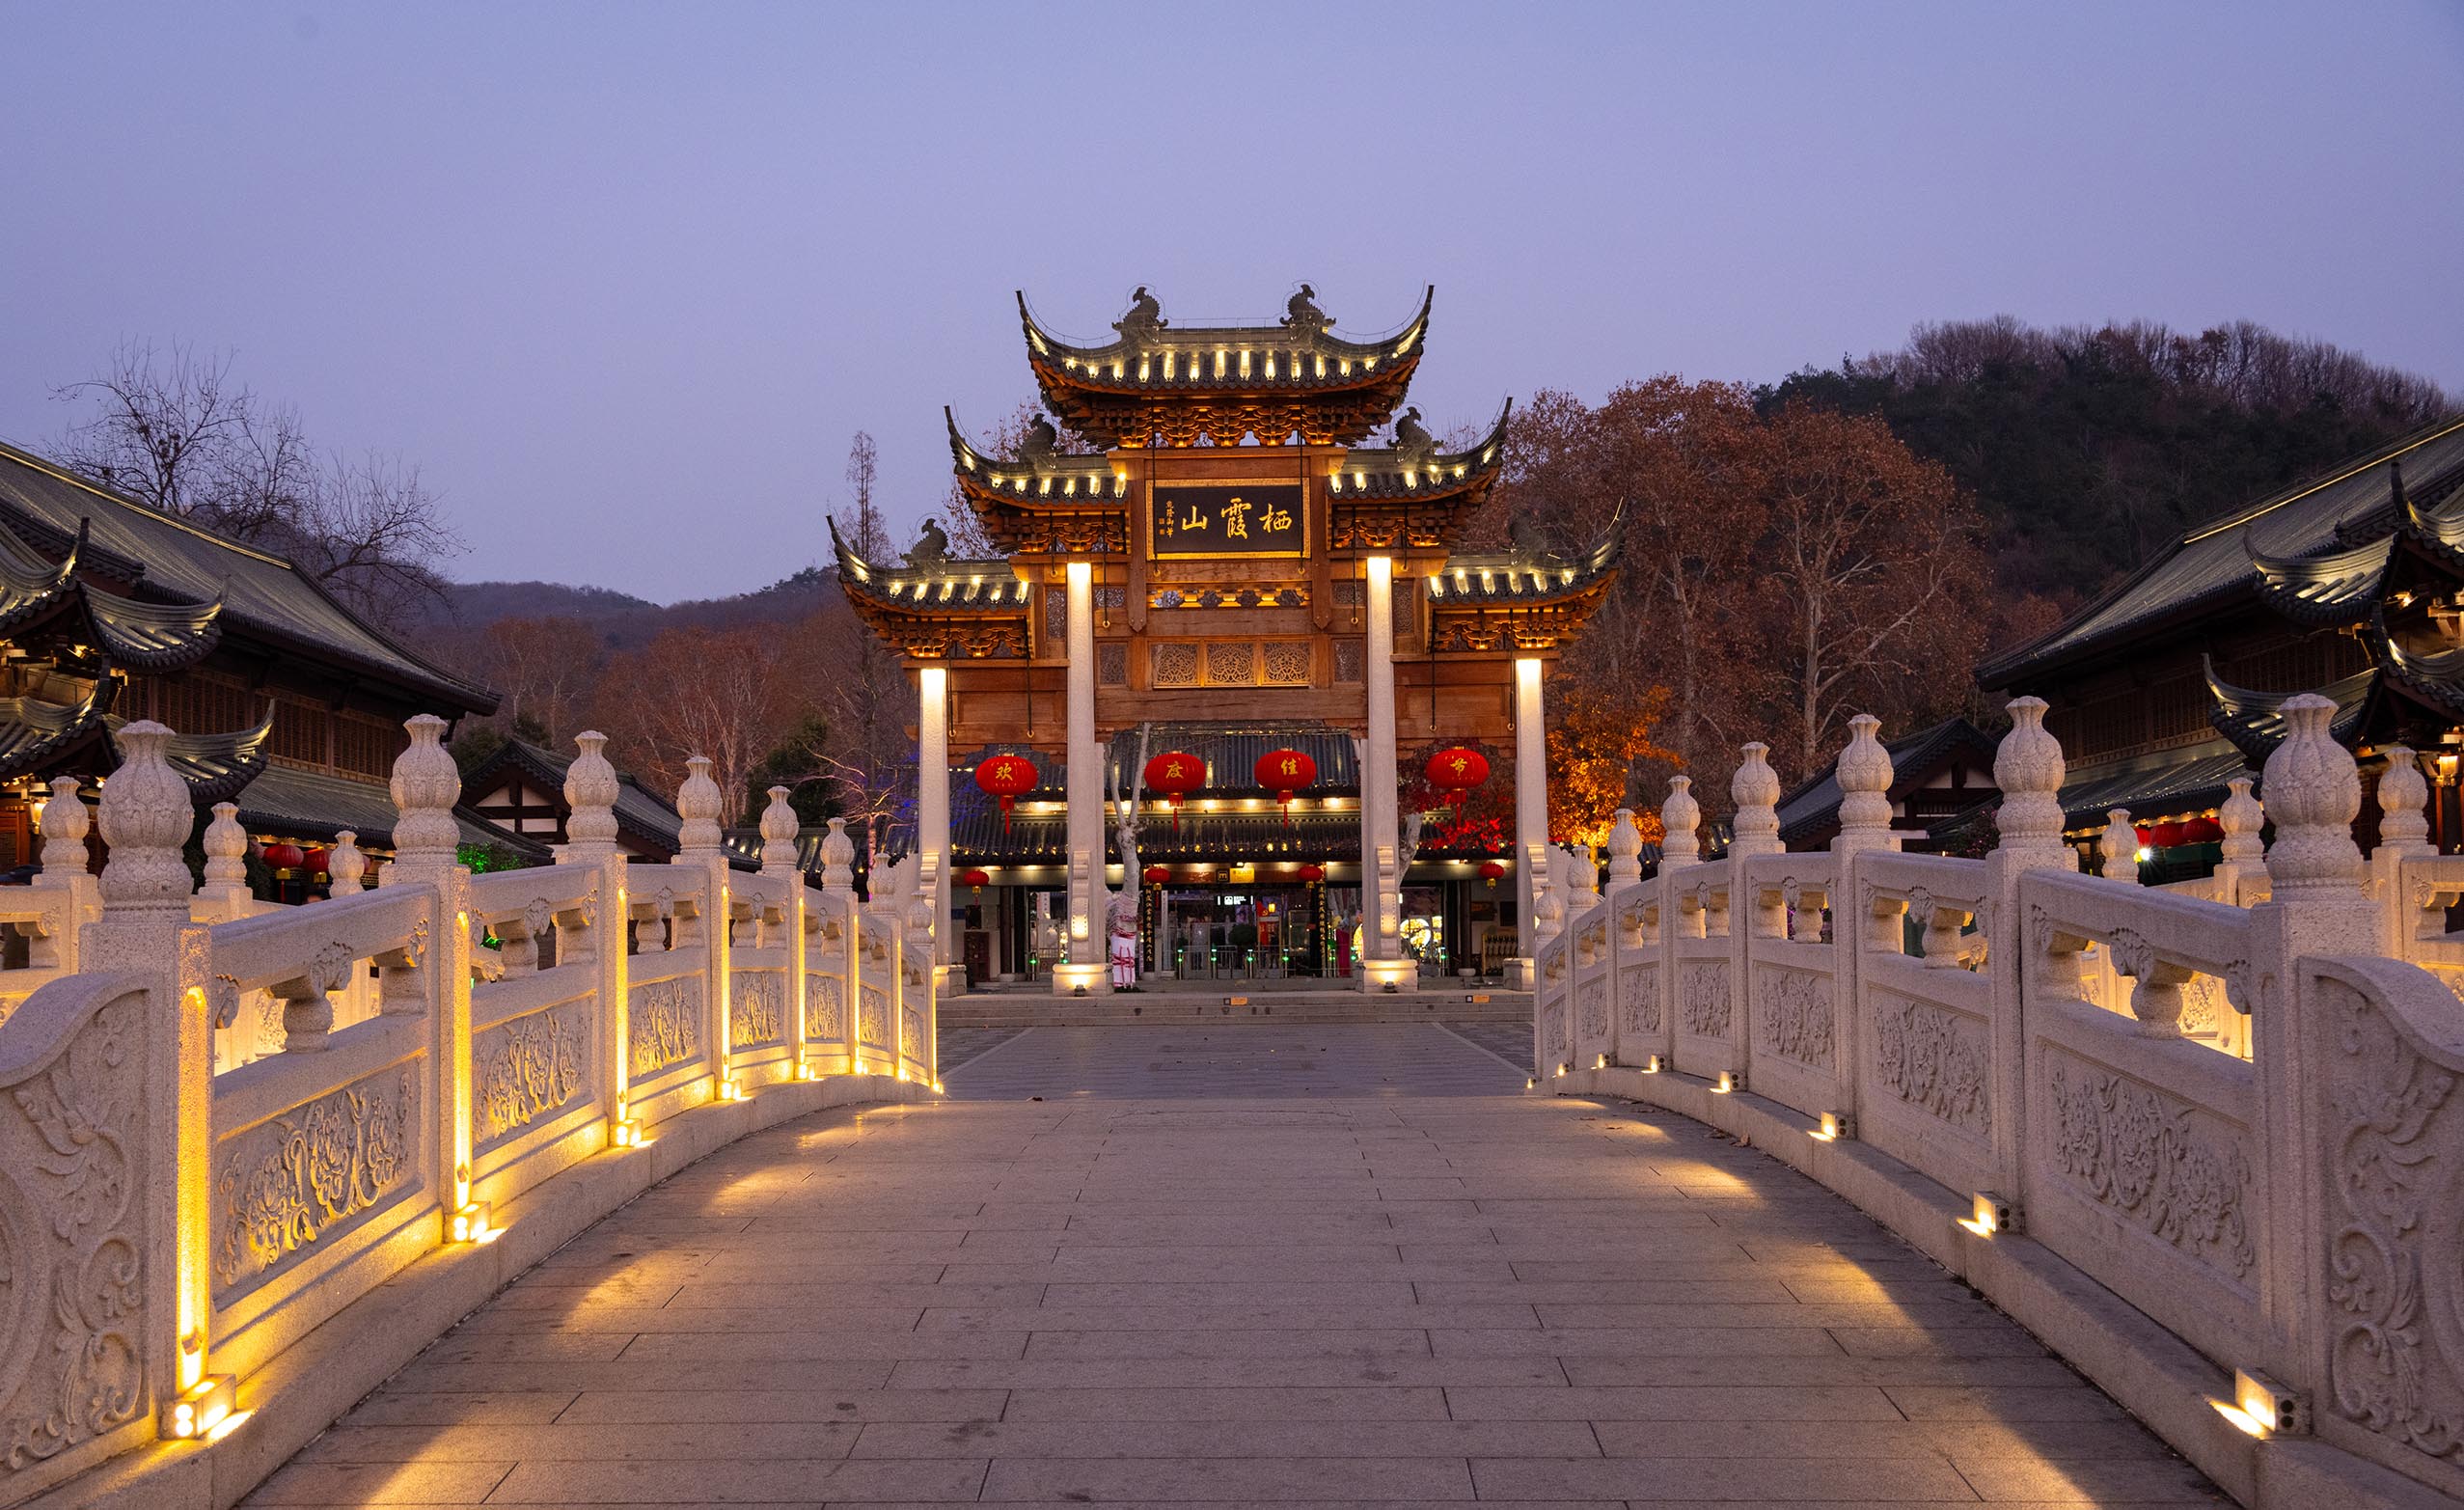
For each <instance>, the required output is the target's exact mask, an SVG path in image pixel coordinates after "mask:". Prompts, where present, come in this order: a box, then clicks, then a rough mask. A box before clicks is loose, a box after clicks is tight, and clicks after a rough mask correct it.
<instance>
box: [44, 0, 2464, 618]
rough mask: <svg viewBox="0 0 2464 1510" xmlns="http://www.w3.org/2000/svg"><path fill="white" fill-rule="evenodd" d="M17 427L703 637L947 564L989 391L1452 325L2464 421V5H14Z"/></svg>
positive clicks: (1442, 372) (1565, 359)
mask: <svg viewBox="0 0 2464 1510" xmlns="http://www.w3.org/2000/svg"><path fill="white" fill-rule="evenodd" d="M0 46H5V48H6V50H7V52H8V54H9V56H10V57H11V58H12V60H13V66H12V68H11V69H10V81H9V87H8V89H7V91H6V92H5V93H0V185H5V187H6V189H7V204H8V211H7V213H6V215H5V217H0V332H4V333H5V342H6V345H5V349H6V353H7V356H6V360H5V362H0V437H6V438H7V439H9V440H12V441H14V442H16V443H19V444H21V445H26V446H30V447H33V448H34V449H37V450H42V449H45V448H46V447H47V446H49V445H50V444H51V443H52V442H53V441H54V440H55V439H56V438H57V437H58V435H59V433H60V431H61V430H62V428H63V427H64V426H66V425H67V424H68V422H69V421H70V420H71V419H72V418H73V412H72V410H71V409H70V407H69V406H68V405H65V404H62V403H59V402H56V401H54V400H53V399H52V398H50V393H51V390H52V389H54V388H55V387H57V386H58V385H60V384H63V383H67V382H70V381H72V380H74V379H77V378H79V377H82V376H86V375H89V374H91V373H92V372H93V371H96V369H98V368H99V367H100V366H101V365H102V364H103V363H104V362H105V361H106V360H107V358H108V357H109V355H110V353H111V351H112V349H113V347H114V346H115V345H117V344H118V343H121V342H122V341H123V340H124V339H129V338H138V339H151V340H152V341H154V342H156V343H158V344H167V343H172V342H175V341H177V342H186V343H192V344H193V345H194V346H196V347H198V348H200V349H201V350H205V351H212V352H226V351H227V352H231V353H233V354H235V358H236V361H235V365H234V372H235V374H236V375H237V376H238V377H240V378H242V379H244V380H245V381H247V382H248V383H250V384H251V385H253V386H254V387H255V388H256V389H258V390H259V391H260V393H261V394H263V395H265V396H267V397H269V398H280V399H286V400H288V401H291V402H293V403H295V404H296V405H297V406H298V407H299V409H300V411H301V413H302V416H303V418H304V420H305V422H306V424H307V426H308V429H309V432H310V434H311V435H312V436H313V437H314V438H315V439H316V440H318V441H319V442H321V443H322V444H324V445H327V446H330V447H340V448H346V449H349V450H353V451H358V450H362V449H367V448H377V449H381V450H384V451H388V452H397V453H400V454H401V455H402V456H403V457H404V458H406V459H408V460H411V461H415V462H417V463H418V464H419V465H420V466H421V467H422V468H423V469H424V476H425V479H426V480H427V482H428V483H429V484H430V485H431V486H432V487H433V488H435V489H436V490H438V491H439V492H440V493H441V494H442V495H443V496H444V498H445V501H446V505H447V508H448V510H449V513H450V515H451V518H452V523H453V524H454V526H455V527H456V528H457V529H458V530H459V531H460V532H461V534H462V535H464V536H465V537H466V538H467V539H468V540H469V542H470V545H471V547H472V548H471V551H470V553H469V554H468V555H465V556H462V557H460V558H458V559H456V560H454V561H452V562H451V563H448V570H449V571H450V573H451V574H452V575H454V576H457V577H461V578H465V579H480V578H534V577H535V578H546V579H550V580H555V581H563V582H572V583H594V584H598V585H602V586H607V587H613V588H618V589H621V590H626V591H629V592H634V593H638V594H641V595H643V596H645V597H649V598H653V599H657V600H660V601H669V600H672V599H675V598H680V597H689V596H705V595H713V594H721V593H727V592H736V591H743V590H750V589H753V588H756V587H759V586H761V585H763V584H765V583H768V582H770V581H773V580H776V579H777V578H779V577H780V576H783V575H786V574H787V573H788V572H791V571H793V570H795V569H796V568H798V567H800V566H804V565H807V564H810V563H814V562H817V561H820V560H822V559H824V558H826V556H827V554H828V539H827V535H826V533H825V531H824V529H823V524H822V515H823V513H824V512H825V511H826V510H828V509H831V508H843V507H844V506H845V503H846V498H847V490H846V487H845V484H844V483H843V481H842V480H841V474H842V471H843V468H844V464H845V457H846V452H847V444H848V439H849V436H850V434H851V433H852V432H854V431H856V430H858V429H865V430H869V431H871V432H872V434H873V435H874V436H875V437H876V438H877V440H878V442H879V445H880V448H881V458H882V477H883V483H884V489H885V493H884V501H885V503H886V504H887V506H888V508H890V511H891V513H892V514H893V515H894V516H895V517H896V518H897V519H898V520H899V522H900V528H901V530H902V531H906V530H911V529H912V528H913V526H914V525H915V524H916V523H917V521H920V519H921V518H922V516H923V515H924V514H925V513H927V512H935V511H938V510H939V509H940V508H941V507H942V505H943V502H944V499H945V492H946V485H947V473H948V453H947V451H946V449H945V445H944V442H943V435H942V418H941V409H942V405H943V404H945V403H946V404H949V405H951V406H952V407H953V408H954V409H955V410H956V412H957V413H958V415H959V417H960V419H961V420H962V421H963V422H965V423H968V424H969V425H970V426H972V428H974V429H976V430H977V431H978V432H981V431H984V430H987V429H989V428H991V427H992V426H993V425H994V424H996V423H997V422H998V421H999V419H1000V418H1001V417H1002V416H1004V415H1005V414H1007V413H1008V412H1009V411H1010V410H1011V409H1012V408H1013V407H1014V406H1015V405H1016V404H1017V403H1019V402H1020V401H1021V400H1023V399H1027V398H1031V397H1032V387H1031V384H1030V382H1029V379H1028V376H1027V366H1026V362H1025V359H1024V356H1023V346H1022V342H1021V339H1020V336H1019V329H1018V324H1017V320H1016V316H1015V313H1014V307H1013V304H1012V298H1011V290H1012V289H1014V288H1024V289H1026V290H1027V296H1028V298H1029V299H1030V300H1031V301H1033V303H1034V305H1035V307H1036V309H1037V311H1038V313H1039V315H1040V316H1042V317H1043V318H1044V319H1045V321H1046V322H1047V323H1048V324H1050V325H1052V326H1054V328H1056V329H1057V330H1059V331H1061V332H1063V333H1065V334H1073V335H1082V336H1087V337H1105V336H1107V335H1108V333H1109V322H1110V321H1111V320H1112V319H1113V318H1115V317H1116V316H1118V314H1119V312H1120V310H1121V309H1122V307H1123V306H1124V305H1125V304H1126V302H1127V298H1128V295H1129V291H1130V289H1131V288H1132V287H1133V286H1134V285H1136V284H1140V283H1144V284H1148V285H1151V286H1152V287H1153V288H1155V289H1156V291H1157V292H1158V293H1159V295H1160V296H1161V297H1162V299H1163V302H1164V313H1165V315H1166V316H1169V317H1171V318H1173V319H1175V320H1177V321H1181V322H1189V323H1196V322H1201V321H1202V320H1204V319H1205V318H1207V317H1209V316H1215V317H1223V318H1241V319H1246V318H1258V317H1271V316H1273V315H1275V314H1277V313H1279V312H1280V310H1281V309H1282V306H1283V301H1284V299H1285V298H1286V296H1287V295H1288V293H1289V291H1290V290H1291V288H1293V287H1294V286H1295V285H1296V284H1297V283H1298V282H1299V281H1300V280H1302V279H1306V280H1309V281H1310V282H1312V283H1313V284H1314V285H1315V286H1316V288H1317V290H1318V293H1319V295H1320V300H1321V302H1322V303H1323V304H1324V305H1325V307H1326V308H1327V309H1328V311H1329V312H1331V313H1332V314H1333V315H1334V316H1336V319H1337V322H1338V324H1339V326H1341V327H1342V328H1344V329H1347V330H1353V331H1368V330H1382V329H1384V328H1386V327H1389V326H1392V325H1394V324H1396V323H1398V322H1400V321H1401V320H1403V319H1404V318H1405V317H1407V316H1409V314H1410V312H1411V310H1412V308H1413V307H1414V305H1415V303H1416V301H1417V299H1418V296H1419V291H1420V288H1421V286H1422V285H1423V284H1424V283H1434V284H1436V285H1437V311H1436V315H1435V317H1434V320H1433V322H1432V328H1431V333H1430V339H1429V355H1428V358H1427V361H1426V363H1425V364H1424V366H1423V368H1422V370H1421V375H1420V377H1419V378H1418V380H1417V382H1416V384H1415V388H1414V401H1415V402H1416V403H1418V404H1419V406H1420V408H1421V410H1422V412H1423V414H1424V415H1425V416H1426V417H1427V418H1428V420H1429V422H1430V425H1431V427H1432V428H1435V429H1443V428H1444V427H1446V426H1450V425H1454V424H1457V423H1461V422H1465V421H1473V420H1486V419H1487V418H1488V417H1489V416H1490V415H1491V414H1492V413H1493V411H1494V409H1495V407H1496V405H1497V403H1498V401H1499V400H1500V399H1501V398H1505V397H1506V396H1508V395H1515V396H1524V395H1528V394H1529V393H1531V392H1532V391H1533V390H1534V389H1535V388H1540V387H1557V388H1565V389H1570V390H1572V391H1574V392H1575V393H1577V394H1579V395H1582V396H1584V397H1585V398H1598V397H1600V396H1601V395H1602V394H1603V393H1605V392H1606V391H1607V390H1608V389H1609V388H1610V387H1611V386H1613V385H1615V384H1616V383H1618V382H1620V381H1622V380H1625V379H1629V378H1637V377H1643V376H1647V375H1650V374H1652V373H1655V372H1659V371H1679V372H1683V373H1685V374H1687V375H1689V376H1695V377H1720V378H1738V379H1744V380H1748V381H1760V380H1767V379H1774V378H1777V377H1779V376H1781V375H1783V374H1784V373H1786V372H1788V371H1791V370H1793V369H1795V368H1799V367H1802V366H1805V365H1807V364H1829V363H1833V362H1836V361H1838V360H1839V358H1840V357H1841V355H1842V354H1843V353H1857V354H1862V353H1864V352H1867V351H1870V350H1873V349H1875V348H1879V347H1889V346H1893V345H1896V344H1898V343H1900V342H1901V341H1902V340H1903V339H1904V337H1905V336H1906V334H1907V332H1908V329H1909V327H1910V326H1911V325H1913V324H1915V323H1917V322H1919V321H1924V320H1934V319H1946V318H1958V317H1966V316H1987V315H1993V314H1996V313H2005V312H2007V313H2010V314H2013V315H2017V316H2021V317H2023V318H2025V319H2028V320H2032V321H2036V322H2040V323H2048V324H2051V323H2068V322H2074V321H2096V320H2103V319H2108V318H2129V317H2146V318H2151V319H2158V320H2164V321H2167V322H2170V323H2172V324H2174V325H2176V326H2177V327H2182V328H2186V329H2196V328H2198V327H2199V326H2201V325H2202V324H2204V323H2209V322H2215V321H2222V320H2228V319H2235V318H2248V319H2255V320H2258V321H2260V322H2262V323H2265V324H2268V325H2271V326H2274V327H2276V328H2278V329H2280V330H2282V331H2285V332H2286V333H2288V334H2297V335H2306V336H2317V337H2323V338H2326V339H2328V340H2331V341H2334V342H2337V343H2341V344H2343V345H2346V346H2349V347H2352V348H2355V349H2358V350H2360V351H2362V352H2364V353H2366V354H2367V355H2368V356H2370V357H2372V358H2375V359H2377V360H2380V361H2384V362H2389V363H2393V364H2396V365H2398V366H2402V367H2406V368H2411V369H2414V370H2417V371H2422V372H2424V373H2426V374H2428V375H2430V376H2432V377H2434V378H2436V379H2438V380H2439V381H2441V382H2443V383H2445V384H2446V385H2447V386H2448V387H2450V389H2451V390H2456V391H2464V297H2459V296H2458V294H2457V290H2456V280H2455V271H2456V268H2457V266H2458V263H2459V259H2464V151H2459V147H2458V142H2459V136H2458V124H2457V123H2458V119H2459V116H2458V113H2459V111H2464V8H2459V7H2458V6H2456V5H2453V4H2438V3H2410V4H2408V3H2398V0H2386V3H2365V4H2358V5H2301V6H2294V5H2253V4H2248V3H2236V4H2226V5H2201V4H2188V3H2172V0H2168V3H2163V4H2153V5H2151V4H2147V3H2145V0H2138V3H2131V4H2123V5H2113V6H2091V5H2073V4H2061V5H2054V6H2018V5H1986V4H1958V5H1938V6H1936V5H1888V6H1884V5H1846V4H1841V5H1830V4H1822V5H1804V6H1780V5H1719V6H1712V5H1690V6H1659V5H1645V4H1636V3H1627V4H1616V5H1602V6H1574V5H1542V4H1534V5H1520V6H1512V7H1502V6H1500V7H1491V6H1441V5H1433V4H1417V5H1410V6H1392V7H1385V6H1379V7H1372V6H1364V5H1348V4H1333V5H1329V4H1316V5H1307V6H1293V7H1280V6H1272V5H1240V6H1207V7H1202V8H1199V7H1176V6H1159V5H1137V6H1121V7H1081V6H1068V7H1063V6H1052V7H1046V6H1035V5H1022V4H1002V5H987V6H959V5H947V4H907V5H897V6H879V7H866V8H862V9H857V8H852V7H849V8H840V7H824V6H820V5H782V6H754V5H693V6H682V5H677V6H668V7H650V6H629V5H608V4H591V5H587V6H583V5H567V6H554V7H551V6H521V5H515V6H507V5H503V4H484V5H467V6H462V5H453V6H449V5H440V4H420V5H399V6H388V7H377V6H350V7H326V6H301V5H296V4H293V5H280V6H274V5H258V6H198V5H189V4H182V5H162V6H147V7H135V6H123V5H109V4H103V5H92V4H60V5H52V4H44V5H29V4H22V3H13V4H9V5H7V6H6V7H5V9H0Z"/></svg>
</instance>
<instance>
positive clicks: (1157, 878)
mask: <svg viewBox="0 0 2464 1510" xmlns="http://www.w3.org/2000/svg"><path fill="white" fill-rule="evenodd" d="M1138 876H1139V878H1140V879H1142V880H1144V881H1145V882H1146V884H1147V885H1149V886H1162V885H1163V884H1164V882H1166V881H1169V880H1170V879H1172V872H1171V871H1169V870H1166V869H1164V867H1163V866H1162V865H1149V866H1147V867H1146V868H1145V869H1143V870H1141V871H1139V872H1138Z"/></svg>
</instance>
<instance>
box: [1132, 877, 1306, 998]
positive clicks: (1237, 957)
mask: <svg viewBox="0 0 2464 1510" xmlns="http://www.w3.org/2000/svg"><path fill="white" fill-rule="evenodd" d="M1152 892H1153V895H1154V900H1153V901H1152V902H1150V904H1149V907H1148V941H1147V949H1146V962H1147V972H1148V974H1149V975H1158V976H1163V977H1165V978H1168V979H1175V980H1282V979H1287V978H1290V977H1293V976H1315V975H1325V974H1328V973H1329V970H1328V964H1327V947H1328V921H1327V918H1326V916H1325V908H1324V900H1323V899H1324V896H1325V891H1324V889H1323V888H1321V887H1315V886H1307V885H1300V886H1272V885H1268V886H1261V885H1248V886H1224V887H1217V886H1187V885H1183V886H1174V885H1168V884H1167V885H1164V886H1160V887H1156V888H1153V889H1152Z"/></svg>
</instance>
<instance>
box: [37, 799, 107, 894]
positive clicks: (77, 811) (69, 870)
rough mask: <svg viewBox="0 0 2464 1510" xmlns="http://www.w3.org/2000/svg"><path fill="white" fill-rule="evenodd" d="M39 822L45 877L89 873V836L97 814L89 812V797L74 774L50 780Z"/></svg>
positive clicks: (42, 867) (47, 878)
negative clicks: (81, 790) (87, 861)
mask: <svg viewBox="0 0 2464 1510" xmlns="http://www.w3.org/2000/svg"><path fill="white" fill-rule="evenodd" d="M37 822H38V823H39V824H40V826H41V830H42V859H41V870H42V874H43V878H44V879H45V880H51V879H54V878H56V877H62V876H67V875H70V874H75V875H84V874H86V835H87V834H88V833H89V832H90V831H91V829H92V826H93V823H94V816H93V814H91V813H89V812H87V811H86V799H85V798H84V797H83V796H82V795H80V794H79V792H78V787H77V779H76V778H75V777H73V776H55V777H53V778H52V779H51V794H50V796H49V797H47V798H45V799H44V801H43V804H42V810H41V814H40V815H39V816H38V818H37Z"/></svg>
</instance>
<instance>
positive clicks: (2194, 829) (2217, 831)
mask: <svg viewBox="0 0 2464 1510" xmlns="http://www.w3.org/2000/svg"><path fill="white" fill-rule="evenodd" d="M2181 837H2182V842H2183V843H2185V844H2216V843H2222V842H2223V841H2224V837H2225V826H2224V825H2223V824H2221V823H2219V822H2217V821H2216V820H2215V819H2213V818H2193V819H2191V820H2190V821H2189V822H2187V823H2185V824H2183V825H2182V826H2181Z"/></svg>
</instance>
